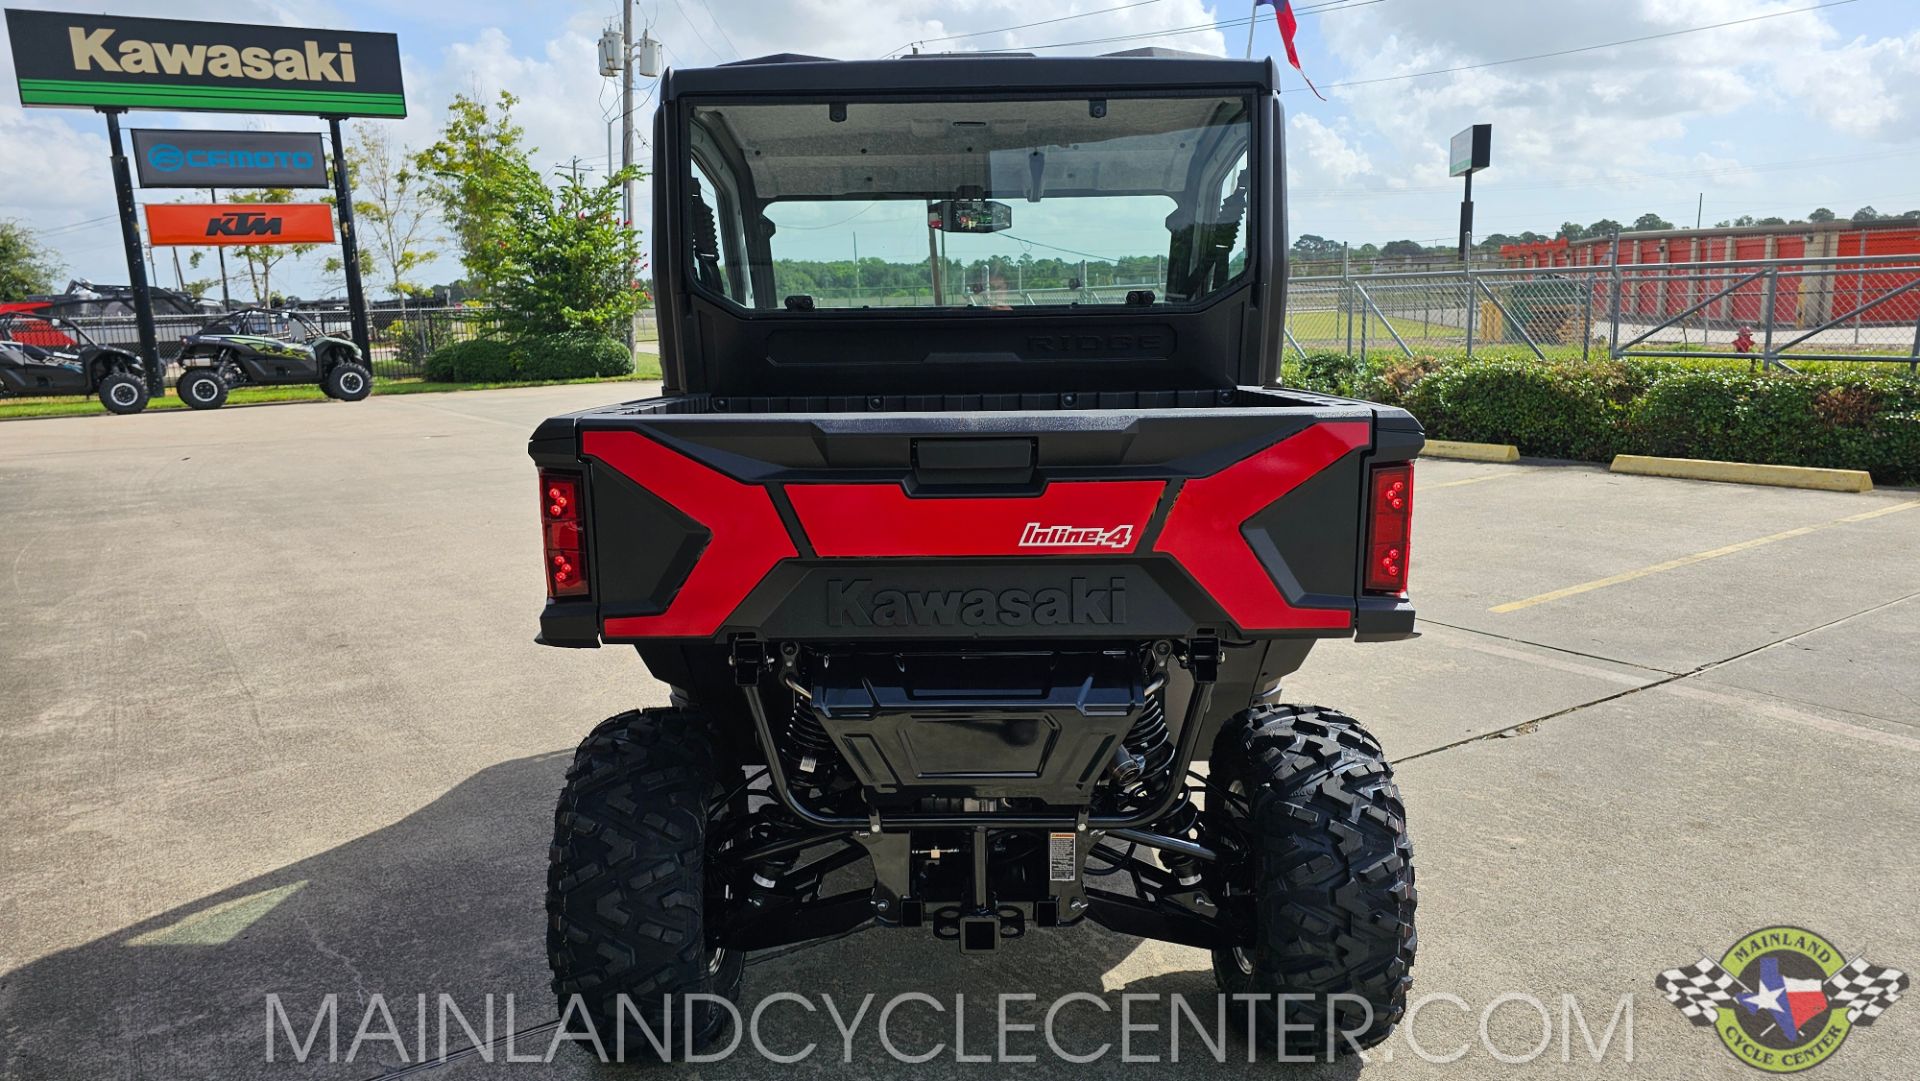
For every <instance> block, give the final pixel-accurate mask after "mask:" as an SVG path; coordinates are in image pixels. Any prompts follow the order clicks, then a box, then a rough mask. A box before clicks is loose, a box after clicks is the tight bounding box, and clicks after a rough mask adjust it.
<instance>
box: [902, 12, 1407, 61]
mask: <svg viewBox="0 0 1920 1081" xmlns="http://www.w3.org/2000/svg"><path fill="white" fill-rule="evenodd" d="M1154 2H1157V0H1144V2H1138V3H1132V4H1122V5H1120V6H1119V7H1111V8H1101V9H1100V10H1098V11H1085V12H1081V13H1080V14H1079V15H1066V16H1062V17H1060V18H1057V19H1042V20H1040V21H1039V22H1031V23H1022V24H1021V25H1019V26H1003V27H1000V28H999V29H996V30H978V31H975V32H973V33H970V34H952V35H949V36H947V37H940V38H921V39H917V40H915V41H911V42H908V43H907V44H906V45H902V46H901V47H900V48H901V49H905V48H910V47H912V46H914V45H924V44H926V43H927V42H929V41H954V40H958V39H960V38H977V37H984V36H986V35H988V34H1003V33H1008V32H1011V31H1014V30H1025V29H1027V28H1029V27H1034V26H1046V25H1048V24H1049V23H1057V22H1066V21H1067V20H1068V19H1078V18H1082V17H1084V16H1087V15H1103V14H1106V13H1107V12H1111V11H1124V10H1126V9H1127V8H1134V7H1144V6H1146V4H1147V3H1154ZM1383 3H1386V0H1326V2H1325V3H1320V4H1314V5H1311V6H1308V7H1302V8H1296V9H1294V14H1295V15H1320V14H1324V13H1326V12H1329V11H1341V10H1344V9H1346V8H1357V7H1370V6H1372V5H1374V4H1383ZM1264 18H1266V16H1264V15H1252V16H1248V17H1245V18H1239V19H1223V20H1221V21H1219V22H1210V23H1196V24H1194V25H1192V26H1181V27H1173V28H1169V29H1165V30H1145V31H1135V32H1132V33H1126V34H1116V35H1113V36H1110V37H1103V38H1088V39H1086V40H1084V41H1062V42H1056V43H1054V44H1052V45H1021V46H1018V48H1020V49H1023V50H1024V49H1064V48H1067V47H1069V46H1073V45H1104V44H1107V43H1109V42H1115V41H1139V40H1141V39H1144V38H1159V37H1174V36H1177V35H1180V34H1197V33H1200V32H1202V31H1206V30H1227V29H1231V28H1233V27H1236V26H1245V25H1247V24H1248V23H1251V22H1257V21H1259V20H1261V19H1264ZM899 51H900V49H895V50H894V51H893V53H889V54H887V55H889V56H892V55H893V54H894V53H898V52H899Z"/></svg>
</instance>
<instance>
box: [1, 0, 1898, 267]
mask: <svg viewBox="0 0 1920 1081" xmlns="http://www.w3.org/2000/svg"><path fill="white" fill-rule="evenodd" d="M634 2H635V3H636V4H637V8H636V10H637V11H638V16H637V18H638V21H639V22H641V23H643V24H650V25H651V26H652V28H653V32H654V34H655V36H657V37H659V38H660V39H662V40H663V41H664V42H666V44H667V49H668V54H667V55H668V60H669V62H670V63H671V64H673V65H675V66H681V67H687V66H701V65H708V64H715V63H720V62H724V61H728V60H734V59H738V58H741V57H748V56H756V55H761V54H765V53H772V52H800V53H811V54H815V55H820V56H831V57H842V58H859V57H878V56H884V55H887V54H889V53H891V52H894V51H897V50H901V49H903V48H905V47H906V46H908V45H909V43H912V42H915V41H924V42H925V43H926V45H925V48H927V49H932V50H938V49H999V48H1030V49H1038V50H1039V51H1041V52H1043V53H1045V54H1047V55H1069V54H1076V53H1077V54H1096V53H1101V52H1108V51H1112V50H1116V49H1125V48H1133V47H1136V46H1140V45H1154V44H1158V45H1167V46H1171V47H1175V48H1181V49H1187V50H1191V51H1195V52H1204V53H1214V54H1231V55H1239V54H1240V53H1241V52H1242V50H1244V49H1245V48H1246V44H1247V22H1246V19H1247V14H1248V6H1247V4H1245V3H1240V2H1203V0H1145V2H1141V0H886V2H880V3H876V2H874V0H634ZM1122 4H1125V5H1126V6H1124V7H1122V6H1121V5H1122ZM1816 5H1818V7H1817V10H1812V11H1807V12H1806V13H1804V14H1790V15H1786V16H1784V17H1779V18H1767V19H1761V20H1757V21H1747V22H1741V23H1738V24H1737V25H1730V26H1721V27H1718V28H1714V29H1705V30H1700V31H1698V32H1690V33H1674V31H1686V30H1690V29H1691V28H1696V27H1706V26H1711V25H1712V24H1720V23H1728V22H1731V21H1734V20H1745V19H1751V18H1752V17H1753V16H1756V15H1768V14H1771V13H1776V12H1793V11H1796V10H1797V9H1806V8H1813V7H1816ZM21 6H31V7H41V8H63V9H77V10H93V11H98V10H102V9H103V8H104V9H105V10H111V11H115V12H124V13H128V14H135V13H138V14H152V15H166V16H172V17H180V18H205V19H215V20H223V21H251V22H260V23H280V24H287V25H294V26H313V27H340V28H353V29H363V30H390V31H393V32H396V33H398V34H399V35H400V44H401V50H402V53H403V54H404V57H405V65H406V80H407V90H408V99H409V108H410V110H411V113H412V115H411V116H409V117H408V118H407V119H406V120H404V121H397V122H396V121H369V123H383V124H387V125H388V126H389V127H390V128H391V130H392V131H393V133H394V135H395V136H396V137H397V139H399V140H400V141H402V142H404V143H407V144H411V145H415V146H417V145H421V144H423V143H425V142H429V141H431V139H432V133H433V132H434V130H435V128H436V126H437V124H438V122H439V120H440V118H441V115H442V109H443V107H444V105H445V103H446V101H447V100H448V99H449V98H450V97H451V96H452V95H453V94H454V93H456V92H459V91H467V92H475V91H477V92H480V93H482V94H487V95H491V94H492V92H493V91H495V90H496V89H499V88H505V89H509V90H511V91H513V92H514V93H515V94H517V95H519V96H520V98H521V99H523V104H522V106H521V107H520V111H519V116H520V118H521V121H522V123H524V125H525V126H526V128H527V131H528V133H529V137H530V141H531V142H532V143H533V144H534V145H536V146H538V147H539V148H540V150H539V160H540V161H541V162H542V163H546V164H552V165H559V164H561V163H564V162H567V161H569V160H570V159H571V158H573V157H574V156H576V155H577V156H579V157H580V158H582V159H584V161H586V162H588V163H593V164H596V165H598V166H600V167H602V168H604V166H605V162H606V156H607V120H608V118H611V117H614V116H615V115H616V114H617V105H618V88H617V86H615V85H614V83H613V82H612V81H610V80H605V79H602V78H601V77H600V76H599V74H598V73H597V71H596V70H595V68H596V64H595V59H594V42H595V39H596V38H597V37H598V35H599V33H600V31H601V29H602V27H603V26H605V25H606V24H607V23H608V22H609V21H610V20H613V19H616V18H617V17H618V11H619V9H618V0H587V2H577V0H547V2H544V3H541V4H525V3H521V2H517V0H459V2H457V3H455V2H452V0H411V2H409V3H405V4H397V3H390V2H385V0H381V2H371V0H220V2H219V3H215V2H212V0H169V2H166V3H154V2H147V0H119V2H106V3H103V2H102V0H93V2H89V3H65V2H61V0H21ZM1316 7H1320V8H1323V10H1319V11H1315V10H1313V9H1314V8H1316ZM1116 9H1117V10H1116ZM1296 9H1297V10H1299V11H1300V12H1301V16H1300V23H1301V33H1300V39H1299V45H1300V53H1301V57H1302V60H1303V62H1304V63H1305V64H1306V67H1307V72H1308V74H1309V75H1311V76H1312V77H1313V79H1314V81H1315V82H1316V83H1317V84H1318V85H1319V86H1320V88H1321V90H1322V91H1323V92H1325V93H1326V95H1327V97H1328V98H1329V99H1330V100H1328V101H1325V102H1322V101H1319V100H1316V99H1315V98H1314V97H1313V95H1311V94H1308V93H1306V92H1305V90H1304V87H1302V86H1301V85H1300V83H1299V80H1298V79H1297V77H1295V76H1293V74H1292V73H1291V72H1290V71H1289V72H1288V73H1287V82H1286V85H1287V87H1288V92H1287V93H1286V95H1285V99H1284V100H1285V101H1286V104H1287V107H1288V111H1289V121H1288V126H1289V134H1290V138H1291V145H1290V147H1289V160H1288V172H1289V180H1290V183H1291V186H1292V195H1291V201H1292V212H1293V231H1294V232H1295V233H1296V234H1298V233H1316V234H1319V235H1322V236H1327V237H1331V238H1335V239H1341V240H1351V241H1352V242H1354V243H1356V244H1357V243H1362V242H1365V241H1374V242H1384V241H1388V240H1394V239H1400V238H1410V239H1415V240H1421V241H1426V242H1439V241H1441V240H1443V239H1444V238H1446V237H1448V236H1449V235H1450V234H1451V233H1452V231H1453V228H1454V221H1455V218H1456V216H1457V214H1458V209H1457V207H1458V199H1459V189H1458V182H1457V181H1450V180H1448V178H1447V176H1446V141H1447V137H1448V136H1449V135H1450V134H1452V133H1453V132H1455V131H1457V130H1459V129H1460V128H1462V127H1464V126H1466V125H1468V124H1470V123H1475V122H1487V123H1492V124H1493V126H1494V150H1493V160H1494V165H1493V168H1491V169H1490V170H1488V171H1487V172H1485V173H1483V174H1481V175H1480V177H1479V178H1477V181H1476V185H1475V195H1476V197H1477V205H1478V211H1477V225H1478V231H1479V232H1480V233H1482V234H1486V233H1492V232H1519V231H1521V230H1524V229H1536V230H1540V231H1542V232H1551V231H1553V230H1554V229H1555V228H1556V227H1558V225H1559V224H1560V223H1561V222H1563V221H1567V220H1570V219H1571V220H1575V221H1580V222H1591V221H1593V220H1595V219H1598V218H1602V217H1608V218H1615V219H1620V220H1624V221H1631V220H1632V219H1633V218H1635V217H1637V216H1639V215H1640V214H1642V213H1645V212H1647V211H1653V212H1656V213H1659V214H1661V215H1663V216H1665V217H1667V218H1669V219H1672V220H1674V221H1679V222H1691V221H1692V219H1693V216H1694V209H1695V199H1696V197H1697V196H1698V195H1699V194H1700V193H1703V192H1704V193H1705V197H1706V205H1705V220H1706V221H1707V222H1708V223H1712V222H1714V221H1716V220H1720V219H1725V218H1733V217H1736V216H1738V215H1741V214H1753V215H1755V216H1761V217H1764V216H1769V215H1780V216H1783V217H1788V218H1792V217H1796V216H1801V215H1804V214H1805V213H1806V212H1807V211H1808V210H1810V209H1812V208H1813V207H1815V206H1828V207H1831V208H1833V209H1834V210H1836V211H1838V212H1839V213H1840V214H1842V215H1843V216H1844V215H1848V214H1851V213H1852V212H1853V211H1854V210H1855V209H1857V208H1859V207H1861V206H1863V205H1872V206H1875V207H1877V208H1878V209H1880V210H1882V211H1901V210H1908V209H1912V208H1915V207H1920V172H1916V169H1915V166H1916V165H1920V4H1916V3H1914V2H1913V0H1851V2H1843V3H1832V0H1826V2H1825V3H1823V2H1822V0H1553V2H1543V0H1296ZM1083 13H1090V14H1083ZM1076 15H1083V17H1077V18H1070V16H1076ZM1042 20H1051V21H1046V22H1042ZM1034 23H1040V25H1027V26H1025V27H1024V28H1020V29H1003V28H1007V27H1014V26H1017V25H1019V24H1034ZM1221 23H1225V24H1227V25H1224V26H1221V25H1217V24H1221ZM1193 28H1198V29H1193ZM980 31H990V32H988V33H979V32H980ZM1175 31H1185V32H1177V33H1176V32H1175ZM959 35H964V36H959ZM1654 35H1665V36H1658V37H1655V36H1654ZM1634 38H1640V39H1648V40H1641V41H1637V42H1633V43H1629V44H1622V45H1615V46H1611V47H1606V48H1591V49H1590V48H1586V47H1589V46H1596V45H1603V44H1606V43H1612V42H1621V41H1624V40H1626V39H1634ZM942 39H945V40H942ZM1093 39H1109V40H1104V41H1096V40H1093ZM1112 39H1120V40H1112ZM1253 50H1254V52H1255V54H1256V55H1264V54H1267V53H1269V52H1273V53H1276V54H1277V53H1278V52H1279V51H1280V41H1279V35H1278V33H1277V31H1276V30H1275V29H1274V27H1273V23H1272V16H1271V12H1270V10H1263V12H1262V16H1261V19H1260V21H1259V22H1258V23H1256V24H1255V35H1254V41H1253ZM1569 50H1580V51H1569ZM1551 53H1560V54H1562V55H1555V56H1545V57H1541V58H1539V59H1528V60H1518V62H1513V63H1502V61H1509V60H1517V58H1523V57H1535V56H1539V55H1540V54H1551ZM1431 72H1440V73H1439V74H1422V73H1431ZM0 83H4V89H0V218H17V219H20V220H22V221H25V222H28V223H30V224H31V225H32V226H33V227H35V228H36V229H39V230H41V231H42V232H43V234H44V235H45V236H46V239H47V243H48V244H49V245H51V246H52V247H54V248H55V249H56V250H57V251H58V253H59V254H60V256H61V258H62V259H63V260H64V261H65V263H66V264H67V269H68V271H69V272H70V273H71V274H72V275H74V276H77V277H86V278H91V279H94V280H98V281H113V282H118V281H125V280H126V267H125V261H124V257H123V255H122V253H121V248H120V243H119V236H118V231H117V228H116V226H115V224H114V221H113V219H112V217H111V215H112V212H113V196H112V186H111V181H110V178H109V174H108V169H107V162H106V140H105V135H104V129H103V124H102V121H101V120H100V118H99V117H97V116H95V115H94V114H92V113H87V112H79V111H69V110H52V109H31V110H28V109H22V108H20V107H19V105H18V99H17V97H15V95H14V92H13V90H12V89H11V88H12V85H13V65H12V59H11V56H10V55H0ZM646 89H647V87H646V86H643V87H642V88H641V94H642V95H643V96H644V95H645V93H646ZM648 111H650V109H649V110H648ZM133 122H134V123H137V124H139V125H142V126H173V125H192V126H198V127H236V126H238V127H245V126H258V127H272V128H277V129H287V130H296V129H302V128H307V129H312V128H317V127H318V123H317V122H315V121H305V120H300V119H294V118H254V117H235V116H221V115H216V114H200V115H195V116H187V115H183V114H173V115H168V114H135V117H134V121H133ZM640 128H641V130H642V131H645V130H646V124H645V123H644V121H643V122H642V124H641V125H640ZM320 262H321V259H320V257H319V255H317V254H316V255H315V256H312V257H309V258H308V259H307V260H306V263H307V265H306V266H304V267H299V268H297V269H295V270H293V271H292V272H291V273H287V274H286V275H285V277H284V278H282V277H281V275H282V273H283V272H282V271H276V281H280V280H288V284H289V288H290V289H291V290H292V291H294V292H297V293H301V294H303V295H307V296H316V295H321V294H324V293H328V292H331V291H336V290H337V289H338V283H337V282H330V281H328V280H327V279H326V277H325V275H323V274H322V272H321V270H320ZM457 275H458V268H457V264H455V263H454V262H453V261H452V260H451V259H447V260H443V261H442V264H441V265H440V266H438V267H436V268H434V270H433V272H431V273H429V274H428V275H427V278H428V279H429V280H431V281H436V282H438V281H445V280H449V279H451V278H454V277H456V276H457Z"/></svg>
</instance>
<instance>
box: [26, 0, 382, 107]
mask: <svg viewBox="0 0 1920 1081" xmlns="http://www.w3.org/2000/svg"><path fill="white" fill-rule="evenodd" d="M7 36H8V37H9V38H10V39H11V41H12V43H13V66H14V70H15V72H16V73H17V75H18V77H19V80H20V104H22V105H67V106H81V107H96V106H98V107H108V108H126V109H168V110H174V109H194V110H203V111H210V112H226V113H306V114H309V115H323V116H389V117H399V116H405V115H407V102H406V97H405V94H404V93H403V91H402V89H401V86H400V44H399V39H397V38H395V37H394V36H393V35H392V34H369V33H360V32H357V31H346V30H298V29H293V28H290V27H283V26H252V25H242V24H239V23H204V22H186V21H184V20H180V19H141V18H131V17H122V16H118V15H80V14H65V13H58V12H50V11H18V10H14V9H11V8H9V9H8V10H7Z"/></svg>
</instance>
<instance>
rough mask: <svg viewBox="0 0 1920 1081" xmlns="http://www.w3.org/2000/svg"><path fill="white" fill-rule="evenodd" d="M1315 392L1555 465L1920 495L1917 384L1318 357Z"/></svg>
mask: <svg viewBox="0 0 1920 1081" xmlns="http://www.w3.org/2000/svg"><path fill="white" fill-rule="evenodd" d="M1289 369H1290V370H1289V375H1290V376H1295V377H1296V379H1295V381H1297V382H1298V383H1299V384H1300V385H1302V386H1304V387H1307V388H1308V389H1316V390H1325V391H1330V392H1333V393H1337V394H1350V395H1353V396H1354V397H1359V398H1367V399H1371V400H1373V401H1379V402H1385V403H1388V404H1392V405H1398V406H1402V407H1403V408H1405V409H1407V410H1408V411H1409V412H1411V413H1412V414H1413V415H1414V416H1416V417H1418V418H1419V419H1420V422H1421V424H1422V425H1424V426H1425V427H1426V429H1427V434H1428V435H1429V436H1431V437H1433V438H1435V439H1459V440H1468V441H1472V442H1482V443H1512V444H1514V445H1516V446H1518V447H1519V448H1520V450H1521V452H1522V453H1524V454H1529V455H1538V456H1541V457H1547V458H1576V459H1583V460H1587V461H1606V460H1608V459H1609V458H1611V457H1613V456H1614V455H1615V454H1653V455H1662V456H1667V457H1677V458H1712V459H1718V460H1722V461H1735V462H1768V463H1773V464H1778V465H1809V466H1824V467H1828V468H1834V469H1865V470H1867V471H1868V472H1870V473H1872V474H1873V478H1874V480H1876V481H1878V482H1879V483H1882V484H1913V483H1920V379H1914V378H1910V377H1907V376H1904V375H1884V374H1871V375H1869V374H1852V373H1847V372H1837V373H1826V372H1823V373H1819V374H1793V373H1768V372H1748V371H1740V370H1734V369H1725V368H1701V367H1696V366H1689V365H1685V364H1678V363H1645V362H1634V363H1622V362H1617V361H1596V362H1590V363H1589V362H1581V361H1547V362H1544V363H1543V362H1541V361H1538V360H1534V359H1531V358H1529V359H1526V360H1518V359H1490V360H1483V359H1476V360H1464V359H1437V358H1416V359H1413V360H1408V359H1406V358H1403V357H1394V358H1381V357H1372V358H1368V359H1367V360H1364V361H1362V360H1359V359H1357V358H1352V357H1348V356H1346V355H1343V354H1337V353H1320V354H1313V355H1310V356H1308V357H1306V358H1305V359H1304V360H1303V361H1301V362H1300V363H1299V364H1298V366H1297V368H1295V367H1294V366H1293V365H1289Z"/></svg>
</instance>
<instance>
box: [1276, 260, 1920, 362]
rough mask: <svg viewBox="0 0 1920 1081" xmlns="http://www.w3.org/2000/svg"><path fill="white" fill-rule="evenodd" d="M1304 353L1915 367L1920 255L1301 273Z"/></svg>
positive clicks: (1295, 287) (1297, 330)
mask: <svg viewBox="0 0 1920 1081" xmlns="http://www.w3.org/2000/svg"><path fill="white" fill-rule="evenodd" d="M1287 341H1288V345H1289V347H1290V348H1291V349H1293V350H1294V351H1296V352H1297V353H1299V354H1301V355H1304V354H1306V353H1312V352H1341V353H1348V354H1361V353H1377V352H1400V353H1402V354H1404V355H1406V356H1408V357H1412V356H1415V355H1418V354H1441V355H1446V354H1465V355H1468V356H1472V355H1473V354H1474V353H1475V351H1476V350H1478V351H1486V350H1487V349H1488V348H1489V347H1492V346H1511V347H1515V348H1517V349H1519V350H1521V351H1524V352H1531V353H1532V354H1533V355H1535V356H1537V357H1540V358H1542V359H1546V358H1548V357H1556V358H1566V357H1573V356H1578V357H1581V358H1586V359H1590V358H1593V357H1607V356H1612V357H1697V358H1719V359H1730V360H1746V361H1749V362H1751V363H1752V364H1754V365H1756V366H1762V365H1764V366H1767V367H1774V368H1784V369H1791V368H1792V366H1793V364H1794V363H1797V362H1803V361H1859V362H1881V363H1896V364H1904V365H1906V366H1907V367H1908V369H1909V370H1914V369H1916V368H1920V256H1914V255H1899V256H1880V257H1873V256H1855V257H1851V258H1832V259H1812V258H1806V259H1795V260H1743V261H1729V262H1719V263H1712V262H1702V263H1668V264H1658V265H1651V266H1650V265H1646V264H1624V265H1618V266H1614V265H1600V266H1591V267H1561V268H1557V269H1552V270H1539V269H1510V268H1501V269H1478V268H1456V269H1451V270H1444V271H1416V272H1402V273H1391V272H1389V273H1375V274H1342V275H1337V276H1336V275H1325V276H1296V277H1294V278H1292V279H1291V284H1290V287H1289V289H1288V297H1287Z"/></svg>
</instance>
